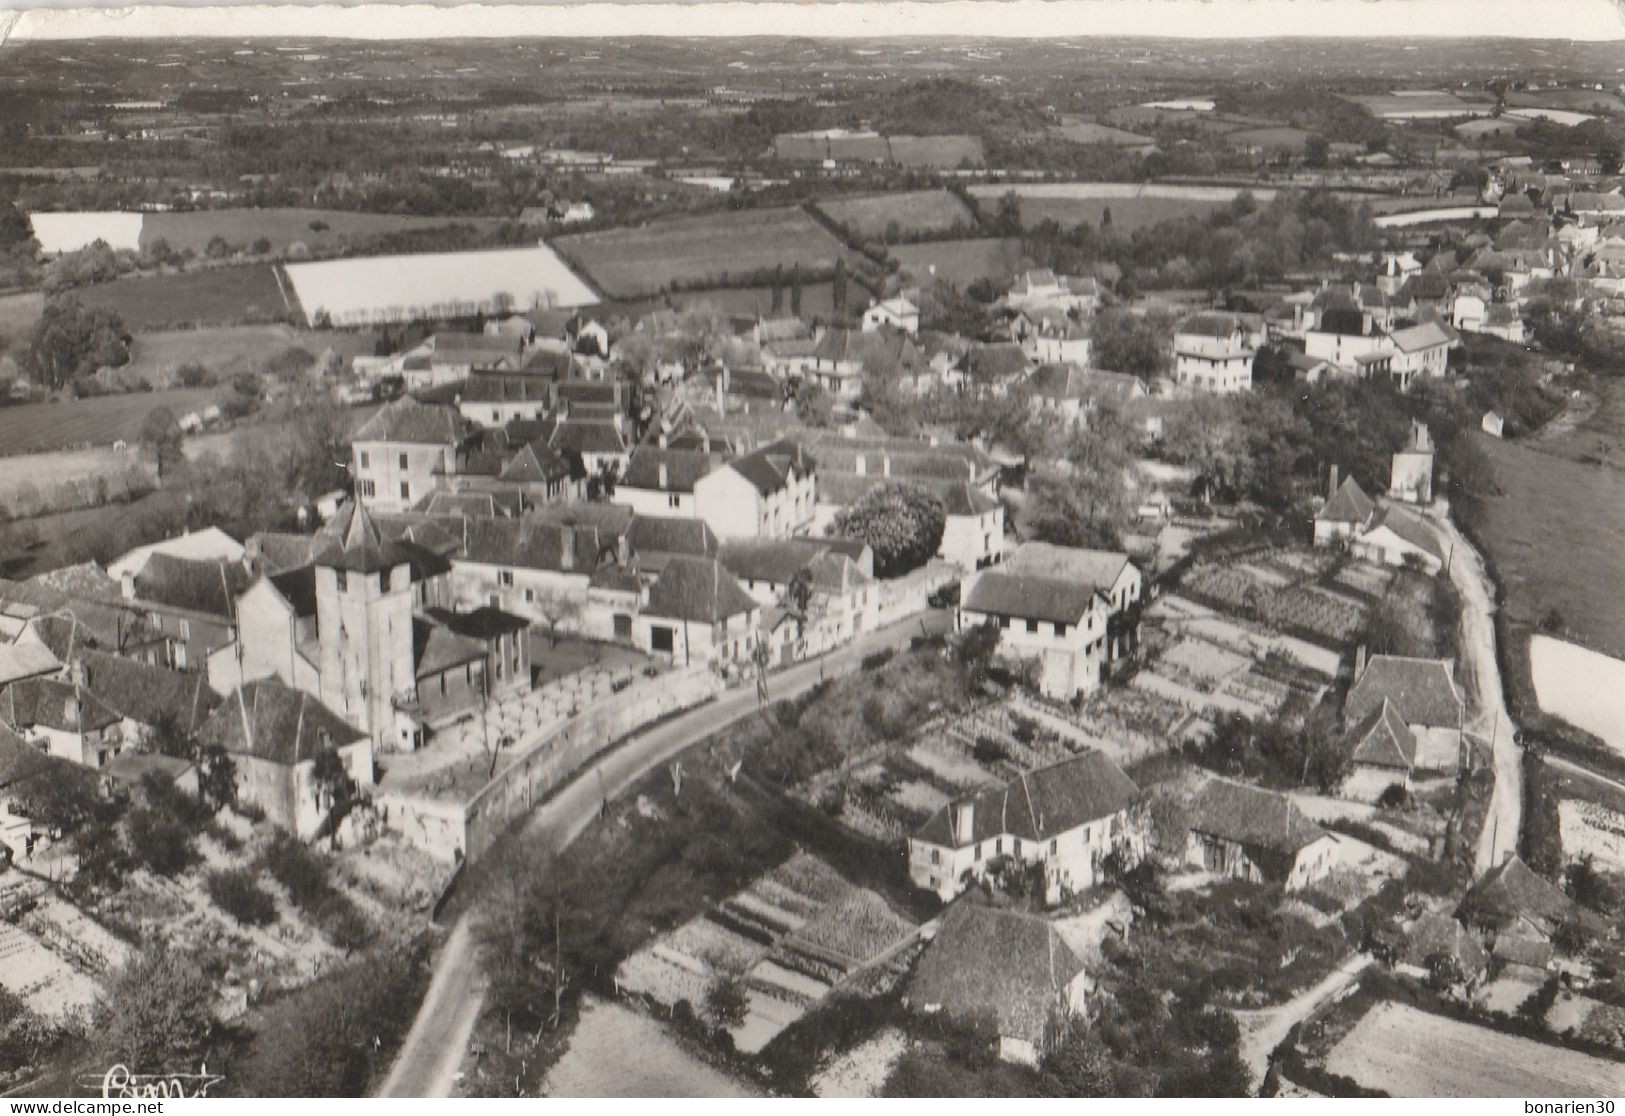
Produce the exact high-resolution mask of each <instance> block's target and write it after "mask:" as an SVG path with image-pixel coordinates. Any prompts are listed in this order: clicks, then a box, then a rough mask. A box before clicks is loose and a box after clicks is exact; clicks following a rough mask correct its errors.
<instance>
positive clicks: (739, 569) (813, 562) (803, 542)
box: [718, 539, 880, 650]
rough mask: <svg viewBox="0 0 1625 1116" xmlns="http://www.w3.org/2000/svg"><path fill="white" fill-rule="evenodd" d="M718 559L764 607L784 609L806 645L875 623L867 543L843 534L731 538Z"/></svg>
mask: <svg viewBox="0 0 1625 1116" xmlns="http://www.w3.org/2000/svg"><path fill="white" fill-rule="evenodd" d="M718 560H719V561H720V562H721V563H722V566H723V568H724V569H726V570H727V571H728V572H729V573H731V574H733V576H734V578H735V579H736V580H737V581H738V583H739V585H740V586H741V587H742V588H743V589H744V590H745V592H746V593H748V594H749V595H750V596H751V597H752V598H753V599H754V600H755V601H756V602H757V603H758V604H760V605H762V606H763V610H764V611H763V616H764V618H766V617H768V616H771V615H774V614H775V613H788V614H789V616H790V619H792V620H793V621H795V623H796V630H797V633H798V637H799V639H800V641H801V642H802V643H803V644H804V645H805V646H806V648H809V649H812V648H816V649H817V650H824V649H827V648H829V647H834V646H839V645H840V644H843V643H846V642H847V641H849V640H851V639H852V638H854V637H855V636H858V635H861V634H862V633H863V632H866V631H871V630H873V629H874V627H875V622H876V618H877V616H878V613H879V608H880V594H879V592H878V590H877V589H876V587H875V584H874V578H873V571H874V556H873V553H872V552H871V551H870V549H869V547H868V546H867V545H865V544H862V543H853V542H851V541H849V540H845V539H775V540H769V541H763V542H732V543H726V544H724V545H723V546H722V548H721V550H720V552H719V554H718Z"/></svg>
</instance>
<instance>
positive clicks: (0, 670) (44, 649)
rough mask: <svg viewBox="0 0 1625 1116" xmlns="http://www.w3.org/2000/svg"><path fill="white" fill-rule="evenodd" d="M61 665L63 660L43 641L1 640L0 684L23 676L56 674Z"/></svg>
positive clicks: (14, 680) (32, 676) (2, 684)
mask: <svg viewBox="0 0 1625 1116" xmlns="http://www.w3.org/2000/svg"><path fill="white" fill-rule="evenodd" d="M61 667H62V661H61V660H60V659H58V658H57V657H56V654H55V653H54V652H52V650H51V649H50V648H49V647H48V646H46V645H45V643H43V642H38V643H36V642H35V641H34V640H32V639H18V640H16V641H3V640H0V686H5V685H7V684H9V683H12V682H16V681H18V680H19V679H23V678H34V677H37V676H39V675H42V674H54V673H56V671H57V670H59V669H61Z"/></svg>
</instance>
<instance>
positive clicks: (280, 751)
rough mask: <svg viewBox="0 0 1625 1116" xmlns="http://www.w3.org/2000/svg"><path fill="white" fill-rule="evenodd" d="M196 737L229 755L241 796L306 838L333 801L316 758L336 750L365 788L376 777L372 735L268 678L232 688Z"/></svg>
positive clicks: (315, 830) (318, 828)
mask: <svg viewBox="0 0 1625 1116" xmlns="http://www.w3.org/2000/svg"><path fill="white" fill-rule="evenodd" d="M198 742H199V743H200V744H202V745H203V746H205V747H219V748H222V749H224V750H225V752H226V753H227V754H228V755H229V756H230V757H231V761H232V767H233V769H234V775H235V779H236V784H237V798H238V800H239V801H240V802H244V803H248V804H251V805H254V806H258V807H259V808H260V809H262V810H264V811H265V816H266V817H267V818H268V819H269V820H271V821H273V822H275V823H276V824H277V825H280V826H282V827H283V828H284V829H286V830H288V831H289V832H291V833H293V834H294V835H295V836H297V837H299V838H300V839H301V840H306V841H308V840H310V839H311V838H312V837H315V836H316V835H317V834H318V833H319V832H320V831H321V828H322V825H323V824H324V823H325V822H326V821H327V818H328V813H329V811H331V809H332V807H333V794H332V788H331V787H329V786H324V785H323V784H322V782H321V781H320V780H318V778H317V775H316V757H317V756H318V755H320V754H321V753H322V752H324V751H328V750H330V749H331V750H332V751H334V752H336V753H337V755H338V758H339V761H340V762H341V763H342V765H343V767H344V770H345V772H346V774H347V775H348V776H349V778H350V779H351V780H353V781H354V782H355V783H356V785H357V786H359V787H361V788H366V787H370V786H371V785H372V782H373V761H372V742H371V740H369V739H368V737H367V734H366V733H365V732H364V731H362V730H360V729H357V728H354V727H353V726H351V725H349V724H347V723H346V722H345V720H344V718H342V717H340V716H339V715H338V714H337V713H335V712H333V711H332V710H331V709H328V708H327V707H326V706H325V705H323V704H322V703H321V702H320V701H318V700H317V699H316V698H315V697H312V696H311V695H310V694H308V693H305V692H304V691H302V690H295V689H292V688H290V687H288V686H284V685H283V684H282V683H281V682H280V681H279V680H277V679H272V678H266V679H261V680H259V681H257V682H250V683H248V684H247V685H246V686H244V687H242V688H241V689H239V690H237V691H236V692H235V693H232V694H229V695H227V697H226V699H225V701H223V702H222V703H221V705H220V707H219V708H218V709H216V710H215V711H214V713H213V715H211V716H210V717H209V719H208V720H207V721H205V722H204V724H203V726H202V728H201V729H200V730H199V732H198Z"/></svg>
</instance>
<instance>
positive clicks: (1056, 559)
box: [1004, 541, 1132, 593]
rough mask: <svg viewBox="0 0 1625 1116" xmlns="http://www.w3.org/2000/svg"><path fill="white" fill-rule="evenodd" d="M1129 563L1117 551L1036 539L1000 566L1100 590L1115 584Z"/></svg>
mask: <svg viewBox="0 0 1625 1116" xmlns="http://www.w3.org/2000/svg"><path fill="white" fill-rule="evenodd" d="M1129 565H1132V563H1131V562H1130V561H1129V556H1128V555H1127V554H1124V553H1122V552H1120V551H1116V550H1086V549H1084V548H1082V547H1076V546H1056V545H1054V544H1053V543H1046V542H1036V541H1034V542H1024V543H1022V544H1021V545H1020V546H1018V547H1016V549H1015V551H1014V552H1013V553H1012V554H1011V555H1010V556H1009V557H1008V558H1006V559H1005V562H1004V568H1005V569H1006V570H1008V571H1010V572H1011V573H1027V574H1035V575H1041V576H1044V577H1055V578H1061V579H1063V580H1066V581H1071V582H1075V583H1077V584H1078V585H1081V586H1084V587H1085V588H1088V589H1093V590H1096V591H1099V592H1101V593H1104V592H1106V591H1107V590H1109V589H1110V588H1111V587H1112V586H1113V585H1115V584H1116V583H1117V579H1118V578H1119V577H1121V576H1122V574H1123V569H1124V567H1126V566H1129Z"/></svg>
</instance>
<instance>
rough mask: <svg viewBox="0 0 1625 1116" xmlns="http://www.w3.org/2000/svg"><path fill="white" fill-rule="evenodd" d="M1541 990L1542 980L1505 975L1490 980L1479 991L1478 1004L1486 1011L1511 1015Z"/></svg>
mask: <svg viewBox="0 0 1625 1116" xmlns="http://www.w3.org/2000/svg"><path fill="white" fill-rule="evenodd" d="M1538 991H1540V982H1539V981H1535V980H1528V979H1524V978H1520V977H1510V976H1503V977H1498V978H1496V979H1495V980H1492V981H1490V982H1489V983H1488V984H1486V985H1484V987H1483V988H1481V989H1479V991H1478V1006H1479V1007H1481V1008H1483V1009H1484V1010H1485V1011H1494V1012H1500V1013H1501V1014H1502V1015H1511V1014H1513V1013H1514V1012H1516V1011H1517V1010H1518V1005H1519V1004H1521V1003H1523V1002H1524V1001H1525V1000H1527V999H1528V998H1529V997H1530V996H1533V995H1534V994H1535V993H1536V992H1538Z"/></svg>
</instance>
